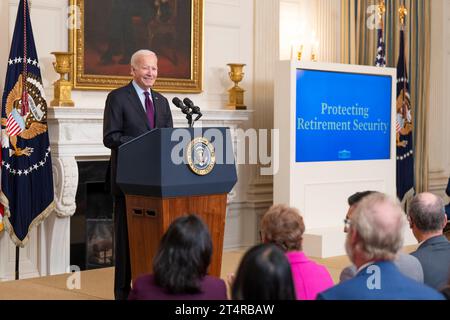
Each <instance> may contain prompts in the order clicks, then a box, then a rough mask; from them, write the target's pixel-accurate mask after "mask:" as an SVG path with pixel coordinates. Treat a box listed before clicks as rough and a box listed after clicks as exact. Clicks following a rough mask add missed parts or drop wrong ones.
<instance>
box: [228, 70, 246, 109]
mask: <svg viewBox="0 0 450 320" xmlns="http://www.w3.org/2000/svg"><path fill="white" fill-rule="evenodd" d="M227 66H229V67H230V70H231V71H230V72H229V73H228V75H229V76H230V79H231V81H233V82H234V87H233V88H231V89H229V90H228V94H229V102H228V107H230V108H233V109H236V110H245V109H247V107H246V106H245V104H244V92H245V90H244V89H242V88H241V87H239V85H238V83H239V82H241V81H242V79H244V73H243V72H242V69H243V68H244V66H245V64H242V63H228V64H227Z"/></svg>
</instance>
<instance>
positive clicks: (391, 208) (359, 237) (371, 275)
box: [318, 192, 443, 300]
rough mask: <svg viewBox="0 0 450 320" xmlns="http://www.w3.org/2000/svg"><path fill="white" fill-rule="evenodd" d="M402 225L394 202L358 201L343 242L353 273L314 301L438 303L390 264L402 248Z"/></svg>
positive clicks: (384, 198)
mask: <svg viewBox="0 0 450 320" xmlns="http://www.w3.org/2000/svg"><path fill="white" fill-rule="evenodd" d="M405 225H406V218H405V214H404V212H403V211H402V209H401V207H400V204H399V202H398V200H396V199H394V198H391V197H390V196H388V195H385V194H382V193H379V192H375V193H373V194H370V195H368V196H367V197H365V198H364V199H363V200H361V202H360V203H359V204H358V206H357V207H356V208H355V211H354V212H353V214H352V215H351V218H350V222H349V228H348V233H347V238H346V243H345V248H346V251H347V255H348V256H349V258H350V260H351V261H352V263H353V264H354V265H355V266H356V268H357V274H356V276H355V277H354V278H352V279H349V280H347V281H344V282H342V283H341V284H338V285H336V286H334V287H332V288H330V289H328V290H326V291H324V292H322V293H321V294H319V295H318V299H327V300H359V299H360V300H369V299H380V300H391V299H402V300H405V299H414V300H422V299H436V300H442V299H443V296H442V295H441V294H440V293H439V292H437V291H435V290H434V289H432V288H430V287H428V286H425V285H423V284H421V283H419V282H417V281H414V280H412V279H411V278H409V277H407V276H405V275H404V274H402V273H401V272H400V271H399V270H398V268H397V267H396V266H395V264H394V262H393V260H394V259H395V257H396V255H397V252H398V251H399V250H400V248H401V247H402V245H403V230H404V227H405Z"/></svg>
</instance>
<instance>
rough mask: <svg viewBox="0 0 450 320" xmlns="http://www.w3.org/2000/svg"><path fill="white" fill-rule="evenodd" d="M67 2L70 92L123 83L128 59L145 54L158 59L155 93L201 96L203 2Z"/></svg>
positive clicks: (117, 0) (160, 0)
mask: <svg viewBox="0 0 450 320" xmlns="http://www.w3.org/2000/svg"><path fill="white" fill-rule="evenodd" d="M69 1H70V5H71V7H70V8H71V10H70V14H69V18H70V20H72V21H74V22H75V23H74V26H73V27H72V28H69V47H70V52H72V53H73V64H72V74H71V81H72V83H73V86H74V88H75V89H87V90H111V89H115V88H118V87H120V86H123V85H125V84H127V83H128V82H129V81H130V80H131V75H130V58H131V55H132V54H133V53H134V52H135V51H137V50H139V49H149V50H152V51H154V52H155V53H156V54H157V55H158V69H159V70H158V80H157V81H156V84H155V89H156V90H159V91H163V92H201V91H202V78H203V0H69ZM72 15H73V16H72Z"/></svg>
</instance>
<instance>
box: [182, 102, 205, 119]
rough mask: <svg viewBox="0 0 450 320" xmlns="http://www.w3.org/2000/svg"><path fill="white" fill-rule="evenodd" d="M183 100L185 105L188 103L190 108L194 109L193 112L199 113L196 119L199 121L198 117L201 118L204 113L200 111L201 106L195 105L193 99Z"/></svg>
mask: <svg viewBox="0 0 450 320" xmlns="http://www.w3.org/2000/svg"><path fill="white" fill-rule="evenodd" d="M183 102H184V104H185V105H187V106H188V107H189V108H191V109H192V114H196V115H197V118H195V120H194V121H197V120H198V119H200V118H201V117H202V116H203V115H202V113H201V112H200V108H199V107H197V106H194V102H192V100H191V99H189V98H184V99H183Z"/></svg>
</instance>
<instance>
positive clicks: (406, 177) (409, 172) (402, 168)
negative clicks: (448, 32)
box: [397, 27, 414, 201]
mask: <svg viewBox="0 0 450 320" xmlns="http://www.w3.org/2000/svg"><path fill="white" fill-rule="evenodd" d="M410 101H411V100H410V93H409V80H408V71H407V69H406V58H405V31H404V28H403V27H402V28H401V30H400V51H399V56H398V62H397V104H398V106H400V105H401V106H403V107H402V109H401V110H397V119H399V120H398V121H397V123H399V126H400V130H399V131H401V130H403V131H404V132H403V133H401V132H400V133H398V136H399V142H400V143H398V144H397V196H398V198H399V199H400V200H401V201H403V200H404V198H405V199H406V198H407V197H405V195H407V194H408V193H413V192H414V148H413V146H414V145H413V119H412V116H411V104H410V103H411V102H410ZM400 102H401V103H400ZM408 128H409V129H408ZM405 129H408V130H405Z"/></svg>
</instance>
